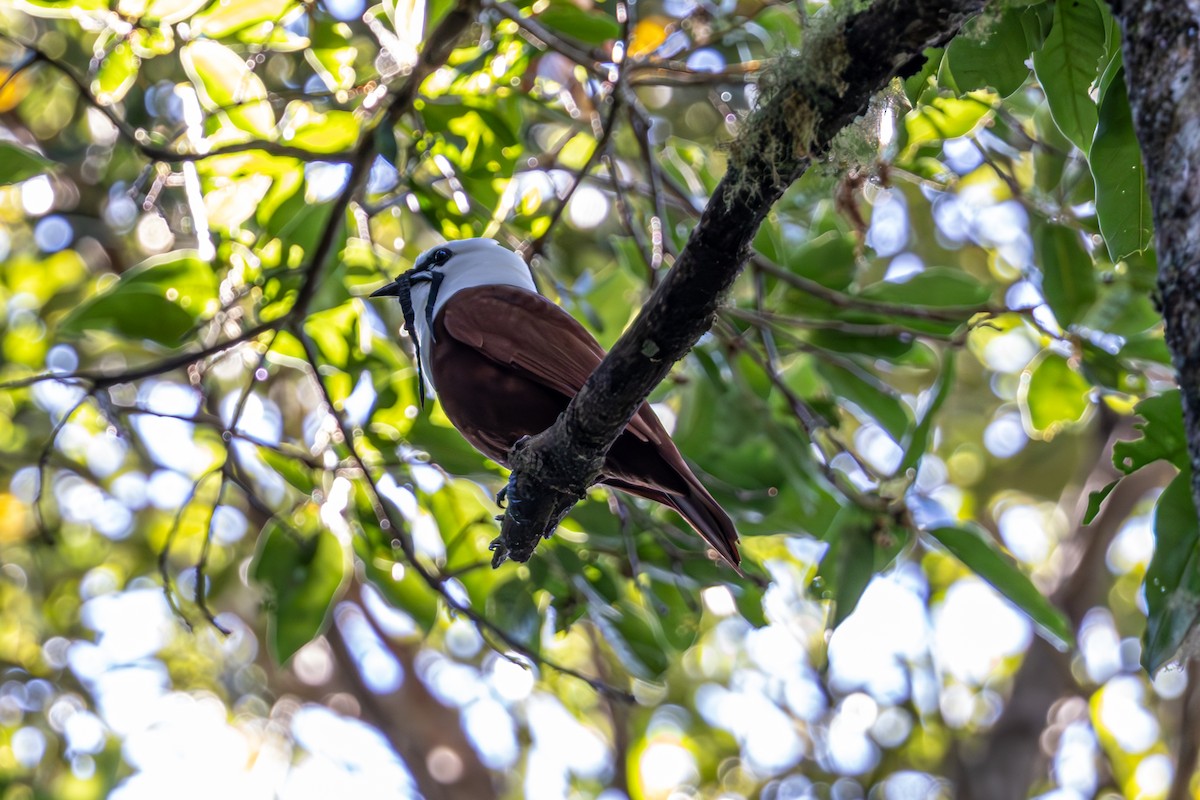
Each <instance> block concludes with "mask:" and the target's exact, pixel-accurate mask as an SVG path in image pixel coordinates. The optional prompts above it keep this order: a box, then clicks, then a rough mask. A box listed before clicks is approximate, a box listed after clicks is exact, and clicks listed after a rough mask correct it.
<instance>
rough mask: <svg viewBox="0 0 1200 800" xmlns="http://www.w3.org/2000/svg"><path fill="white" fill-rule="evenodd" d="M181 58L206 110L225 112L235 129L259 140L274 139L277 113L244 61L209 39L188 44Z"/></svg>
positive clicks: (261, 83)
mask: <svg viewBox="0 0 1200 800" xmlns="http://www.w3.org/2000/svg"><path fill="white" fill-rule="evenodd" d="M179 59H180V61H181V62H182V63H183V69H184V71H185V72H187V74H188V77H189V78H190V79H191V81H192V84H193V85H194V86H195V87H196V94H197V95H198V96H199V97H200V103H201V105H203V106H204V108H205V109H207V110H208V111H219V112H221V113H223V114H224V115H225V117H226V118H227V119H228V120H229V121H230V122H231V123H232V124H233V125H234V127H236V128H239V129H241V130H243V131H245V132H247V133H250V134H253V135H254V136H257V137H259V138H264V139H270V138H272V137H273V136H274V134H275V112H274V111H273V110H272V109H271V104H270V103H269V102H267V87H266V85H265V84H263V82H262V79H261V78H259V77H258V76H257V75H255V74H254V71H253V70H251V69H250V67H249V66H247V64H246V61H245V59H243V58H242V57H241V56H239V55H238V54H237V53H235V52H234V51H233V50H230V49H229V48H228V47H226V46H225V45H223V44H221V43H219V42H214V41H211V40H209V39H198V40H196V41H193V42H188V43H187V44H186V45H185V46H184V47H183V48H182V49H181V50H180V51H179Z"/></svg>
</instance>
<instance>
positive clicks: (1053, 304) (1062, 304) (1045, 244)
mask: <svg viewBox="0 0 1200 800" xmlns="http://www.w3.org/2000/svg"><path fill="white" fill-rule="evenodd" d="M1034 252H1035V254H1036V256H1037V262H1038V264H1039V265H1040V266H1041V269H1042V295H1043V296H1044V297H1045V298H1046V303H1047V304H1048V305H1049V306H1050V310H1051V311H1053V312H1054V318H1055V319H1057V320H1058V324H1059V325H1061V326H1063V327H1064V328H1069V327H1070V326H1071V325H1073V324H1074V323H1076V322H1078V321H1079V318H1080V317H1081V316H1082V315H1083V314H1084V312H1086V311H1087V310H1088V308H1090V307H1091V305H1092V303H1094V302H1095V301H1096V278H1097V273H1096V270H1095V269H1094V268H1093V267H1092V257H1091V256H1090V255H1088V253H1087V251H1086V250H1084V249H1083V242H1082V241H1081V240H1080V238H1079V233H1078V232H1076V231H1074V230H1071V229H1070V228H1065V227H1063V226H1062V225H1050V224H1046V225H1039V226H1038V227H1037V230H1036V232H1035V233H1034Z"/></svg>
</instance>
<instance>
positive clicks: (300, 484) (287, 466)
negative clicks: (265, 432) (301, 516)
mask: <svg viewBox="0 0 1200 800" xmlns="http://www.w3.org/2000/svg"><path fill="white" fill-rule="evenodd" d="M258 454H259V456H261V457H262V460H263V461H265V462H266V463H267V466H269V467H270V468H271V469H273V470H275V471H276V472H278V473H279V475H280V477H282V478H283V479H284V480H285V481H287V482H288V483H289V484H291V485H292V486H294V487H295V488H296V489H298V490H299V491H301V492H303V493H304V494H306V495H310V494H312V491H313V489H315V488H316V485H317V484H316V481H315V480H314V479H313V472H312V470H311V469H309V468H308V466H307V465H306V464H304V462H302V461H300V460H299V459H295V458H288V457H287V456H285V455H284V454H283V453H280V452H279V451H278V450H272V449H271V448H269V447H259V448H258Z"/></svg>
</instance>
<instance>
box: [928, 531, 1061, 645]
mask: <svg viewBox="0 0 1200 800" xmlns="http://www.w3.org/2000/svg"><path fill="white" fill-rule="evenodd" d="M927 533H928V534H929V535H930V536H932V537H933V538H934V539H936V540H937V541H938V543H939V544H941V545H942V546H943V547H945V548H946V549H947V550H949V551H950V553H951V554H952V555H953V556H954V557H955V558H957V559H958V560H959V561H961V562H962V563H963V564H965V565H966V566H967V567H968V568H969V569H970V570H971V571H972V572H974V573H975V574H976V575H978V576H979V577H980V578H983V579H984V580H985V581H987V582H988V583H990V584H991V585H992V588H994V589H995V590H996V591H998V592H1000V594H1002V595H1004V596H1005V597H1006V598H1008V599H1009V600H1010V601H1011V602H1012V603H1013V604H1014V605H1015V606H1016V607H1017V608H1019V609H1020V610H1021V611H1022V612H1024V613H1025V615H1026V616H1027V617H1029V619H1030V620H1031V621H1032V622H1033V624H1034V626H1035V627H1036V628H1037V630H1038V633H1040V634H1041V636H1042V638H1043V639H1045V640H1046V641H1048V642H1049V643H1050V644H1052V645H1054V646H1055V647H1057V648H1058V649H1060V650H1066V649H1067V648H1068V647H1070V646H1071V644H1072V641H1073V637H1072V635H1071V625H1070V623H1069V622H1067V618H1066V617H1065V616H1063V613H1062V612H1061V611H1059V610H1058V609H1057V608H1055V607H1054V606H1052V605H1051V604H1050V601H1049V600H1047V599H1046V598H1045V596H1044V595H1043V594H1042V593H1041V592H1039V591H1038V590H1037V587H1036V586H1034V585H1033V582H1032V581H1031V580H1029V577H1028V576H1027V575H1026V574H1025V573H1024V572H1022V571H1021V570H1020V569H1019V568H1018V567H1017V565H1016V564H1015V563H1014V562H1013V560H1012V559H1011V558H1010V557H1009V556H1008V555H1006V554H1004V553H1002V552H1001V551H1000V550H999V549H998V548H997V547H996V546H995V545H994V544H993V543H992V541H991V540H990V539H988V538H986V537H985V536H984V535H983V534H981V533H980V532H979V531H977V530H975V529H974V528H967V527H946V528H935V529H933V530H930V531H927Z"/></svg>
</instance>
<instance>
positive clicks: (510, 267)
mask: <svg viewBox="0 0 1200 800" xmlns="http://www.w3.org/2000/svg"><path fill="white" fill-rule="evenodd" d="M477 286H513V287H516V288H518V289H524V290H526V291H530V292H534V293H536V292H537V286H536V285H534V282H533V276H532V275H531V274H530V272H529V267H528V266H527V265H526V264H525V262H524V260H522V258H521V257H520V256H519V255H517V254H516V253H514V252H513V251H512V250H509V249H508V248H507V247H504V246H503V245H501V244H500V243H499V242H497V241H496V240H495V239H460V240H458V241H455V242H447V243H446V244H442V245H438V246H437V247H431V248H429V249H428V250H426V251H425V252H423V253H421V255H419V256H417V259H416V261H414V262H413V267H412V269H410V270H409V271H408V272H405V273H404V274H403V275H401V276H400V277H399V278H397V279H396V280H394V281H392V282H391V283H389V284H388V285H387V286H384V287H383V288H382V289H378V290H376V291H374V292H372V293H371V297H384V296H400V297H401V304H403V303H404V300H403V294H404V293H405V292H407V293H408V295H409V298H410V299H411V303H412V318H411V319H410V318H408V312H407V311H406V312H405V322H406V324H407V327H408V329H409V334H410V335H412V336H415V337H416V338H417V347H418V348H419V350H418V352H419V354H420V360H421V371H422V373H423V376H424V379H425V380H427V381H429V385H430V386H431V387H433V389H434V390H435V391H436V390H437V386H436V384H435V383H434V380H433V370H432V369H431V368H430V358H431V354H432V353H433V320H434V319H435V318H436V317H437V314H438V312H439V311H441V310H442V307H443V306H445V305H446V302H447V301H448V300H449V299H450V298H451V297H453V296H454V295H456V294H457V293H459V292H461V291H462V290H464V289H472V288H475V287H477Z"/></svg>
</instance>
